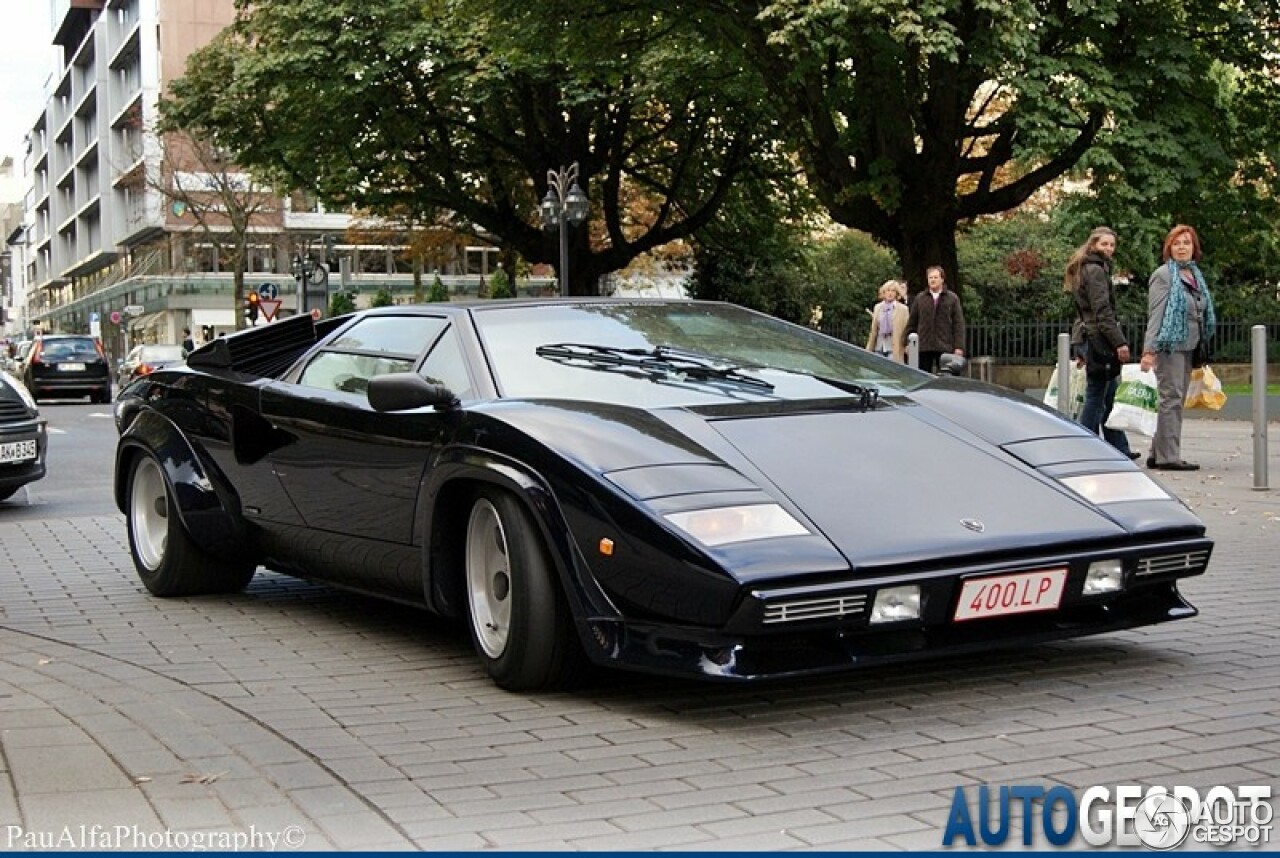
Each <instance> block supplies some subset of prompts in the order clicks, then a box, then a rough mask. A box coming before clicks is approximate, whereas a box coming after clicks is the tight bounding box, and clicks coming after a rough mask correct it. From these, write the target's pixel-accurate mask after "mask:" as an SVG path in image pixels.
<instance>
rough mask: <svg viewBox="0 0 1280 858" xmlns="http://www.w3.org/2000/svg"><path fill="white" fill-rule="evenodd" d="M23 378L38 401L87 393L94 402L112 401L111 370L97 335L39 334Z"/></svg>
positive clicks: (28, 358) (24, 369)
mask: <svg viewBox="0 0 1280 858" xmlns="http://www.w3.org/2000/svg"><path fill="white" fill-rule="evenodd" d="M22 380H23V382H24V383H25V384H26V385H27V390H29V391H31V395H32V396H33V397H35V399H36V400H37V401H39V400H40V399H43V398H47V397H77V396H87V397H89V400H90V401H91V402H109V401H110V400H111V370H110V367H109V366H108V365H107V356H106V354H105V353H104V352H103V351H102V343H101V342H99V341H98V339H97V338H96V337H89V336H83V335H80V334H46V335H44V336H42V337H37V338H36V339H35V341H34V342H33V343H32V345H31V348H30V350H29V351H28V352H27V356H26V359H25V360H24V361H23V365H22Z"/></svg>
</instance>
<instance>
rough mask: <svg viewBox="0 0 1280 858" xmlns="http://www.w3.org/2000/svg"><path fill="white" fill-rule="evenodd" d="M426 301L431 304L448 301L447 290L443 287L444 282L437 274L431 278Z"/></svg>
mask: <svg viewBox="0 0 1280 858" xmlns="http://www.w3.org/2000/svg"><path fill="white" fill-rule="evenodd" d="M427 300H428V301H430V302H432V303H438V302H440V301H448V300H449V290H448V288H446V287H445V285H444V281H443V280H441V279H440V275H439V274H436V275H435V276H433V277H432V278H431V291H429V292H427Z"/></svg>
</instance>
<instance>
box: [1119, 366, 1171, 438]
mask: <svg viewBox="0 0 1280 858" xmlns="http://www.w3.org/2000/svg"><path fill="white" fill-rule="evenodd" d="M1159 411H1160V391H1159V388H1158V386H1157V383H1156V374H1155V373H1154V372H1153V371H1152V370H1147V371H1146V372H1143V371H1142V365H1141V364H1136V363H1127V364H1125V365H1124V366H1123V367H1121V368H1120V385H1119V387H1117V388H1116V401H1115V404H1114V405H1112V406H1111V415H1110V416H1109V417H1107V424H1106V425H1107V428H1108V429H1118V430H1120V431H1121V432H1137V433H1138V434H1139V435H1146V436H1147V437H1148V438H1149V437H1151V436H1152V435H1154V434H1156V415H1157V414H1158V413H1159Z"/></svg>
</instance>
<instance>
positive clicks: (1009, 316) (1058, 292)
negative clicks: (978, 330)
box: [956, 213, 1088, 322]
mask: <svg viewBox="0 0 1280 858" xmlns="http://www.w3.org/2000/svg"><path fill="white" fill-rule="evenodd" d="M1087 236H1088V231H1086V232H1084V233H1083V234H1082V235H1081V237H1080V238H1079V240H1076V241H1073V240H1070V239H1068V238H1066V237H1064V236H1063V235H1062V234H1061V231H1060V229H1059V227H1058V225H1057V224H1056V223H1054V222H1053V221H1051V220H1050V219H1048V218H1043V217H1039V216H1037V215H1034V214H1030V213H1026V214H1018V215H1014V216H1011V217H1006V218H986V219H983V220H980V221H978V222H977V223H974V224H972V225H970V226H969V227H967V228H966V229H965V230H964V231H963V232H961V233H960V234H959V236H957V239H956V250H957V256H958V258H959V261H960V271H961V274H962V276H963V277H964V282H965V285H966V287H967V288H966V289H965V293H964V314H965V318H966V319H967V320H968V321H970V322H1027V321H1031V320H1035V319H1065V318H1070V317H1071V316H1073V315H1075V308H1074V304H1072V302H1071V297H1070V295H1068V294H1067V293H1066V292H1064V291H1063V288H1062V274H1063V270H1064V269H1065V268H1066V265H1067V259H1068V258H1069V257H1070V256H1071V253H1072V252H1073V251H1074V250H1075V249H1076V247H1077V246H1078V245H1080V244H1083V243H1084V239H1085V238H1086V237H1087Z"/></svg>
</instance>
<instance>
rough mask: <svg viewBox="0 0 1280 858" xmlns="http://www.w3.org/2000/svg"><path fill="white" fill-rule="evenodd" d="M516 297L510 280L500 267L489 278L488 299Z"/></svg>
mask: <svg viewBox="0 0 1280 858" xmlns="http://www.w3.org/2000/svg"><path fill="white" fill-rule="evenodd" d="M515 296H516V292H515V289H514V288H513V287H512V285H511V278H510V277H508V276H507V272H506V271H504V270H503V269H502V268H501V267H499V268H498V270H497V271H495V272H493V274H491V275H490V276H489V297H490V298H514V297H515Z"/></svg>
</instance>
